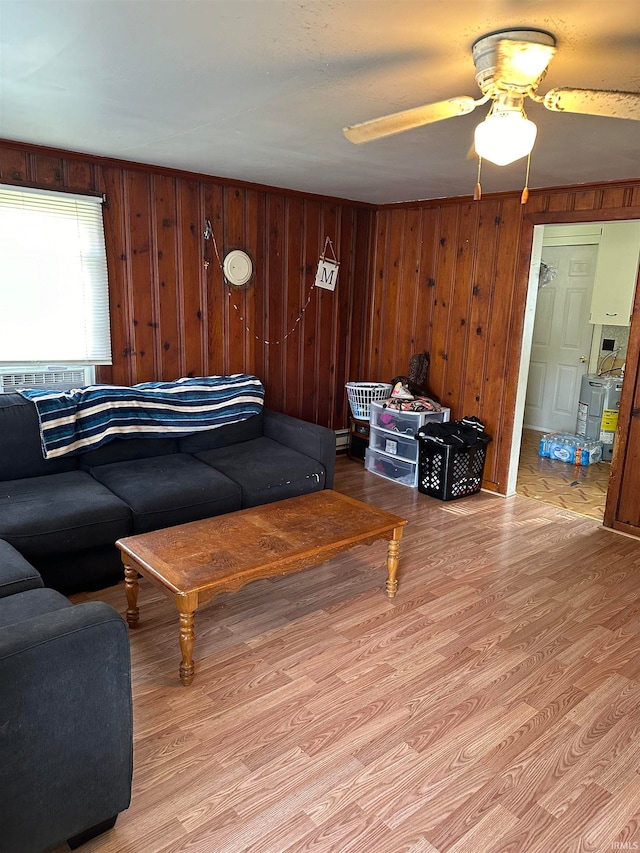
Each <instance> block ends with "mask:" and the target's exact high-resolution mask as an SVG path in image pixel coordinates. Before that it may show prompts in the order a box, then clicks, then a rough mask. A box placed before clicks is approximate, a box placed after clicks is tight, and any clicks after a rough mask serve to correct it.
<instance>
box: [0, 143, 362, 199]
mask: <svg viewBox="0 0 640 853" xmlns="http://www.w3.org/2000/svg"><path fill="white" fill-rule="evenodd" d="M1 146H7V147H17V148H19V149H20V150H21V151H28V152H29V153H31V154H43V155H45V156H47V157H61V158H68V159H71V160H79V161H83V162H85V163H90V164H91V165H93V166H97V167H108V168H111V169H114V168H115V169H125V170H132V171H133V170H135V171H137V172H146V173H149V174H153V175H166V176H168V177H171V178H178V179H181V180H189V181H202V182H205V183H206V182H209V183H215V184H219V185H221V186H224V187H234V188H238V189H247V190H255V191H259V192H267V193H270V194H274V193H278V194H281V195H285V196H288V197H289V196H297V197H299V198H303V199H309V198H312V199H314V200H315V201H321V202H330V203H331V202H333V203H335V204H346V205H353V206H354V207H362V208H365V209H368V210H376V209H377V205H375V204H371V203H370V202H367V201H353V200H350V199H346V198H338V197H337V196H328V195H321V194H319V193H312V192H304V191H302V190H289V189H286V188H285V187H274V186H270V185H269V184H256V183H252V182H251V181H242V180H236V179H235V178H221V177H219V176H217V175H208V174H205V173H204V172H189V171H187V170H185V169H173V168H171V167H169V166H154V165H153V164H150V163H138V162H136V161H135V160H120V159H118V158H116V157H104V156H102V155H98V154H87V153H85V152H80V151H68V150H66V149H64V148H49V147H48V146H46V145H34V144H33V143H31V142H20V141H18V140H15V139H4V138H0V147H1ZM3 183H7V184H11V185H13V184H14V183H15V185H16V186H20V185H25V182H24V181H11V180H5V181H3ZM29 186H34V187H36V188H40V187H39V185H37V184H34V183H32V182H29ZM43 187H44V189H52V187H51V186H50V185H43Z"/></svg>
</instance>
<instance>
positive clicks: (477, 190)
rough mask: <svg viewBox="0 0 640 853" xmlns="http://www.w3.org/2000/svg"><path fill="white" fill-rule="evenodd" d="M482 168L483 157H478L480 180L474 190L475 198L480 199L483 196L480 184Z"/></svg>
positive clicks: (475, 199)
mask: <svg viewBox="0 0 640 853" xmlns="http://www.w3.org/2000/svg"><path fill="white" fill-rule="evenodd" d="M481 169H482V157H478V180H477V182H476V187H475V189H474V191H473V200H474V201H480V199H481V198H482V185H481V184H480V170H481Z"/></svg>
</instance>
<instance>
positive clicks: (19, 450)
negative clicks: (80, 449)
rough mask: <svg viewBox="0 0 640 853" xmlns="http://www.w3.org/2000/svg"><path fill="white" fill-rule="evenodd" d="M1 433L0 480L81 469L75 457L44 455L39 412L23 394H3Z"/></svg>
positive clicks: (0, 396) (0, 403) (0, 397)
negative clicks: (51, 457)
mask: <svg viewBox="0 0 640 853" xmlns="http://www.w3.org/2000/svg"><path fill="white" fill-rule="evenodd" d="M0 435H1V436H2V453H1V454H0V480H15V479H17V478H18V477H38V476H40V475H42V474H58V473H60V472H62V471H75V470H76V469H77V468H78V459H77V457H75V456H65V457H61V458H60V459H45V458H44V455H43V453H42V443H41V441H40V423H39V421H38V412H37V411H36V407H35V406H34V404H33V403H31V402H29V401H28V400H25V398H24V397H21V396H20V394H0Z"/></svg>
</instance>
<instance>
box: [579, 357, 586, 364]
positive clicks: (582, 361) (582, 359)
mask: <svg viewBox="0 0 640 853" xmlns="http://www.w3.org/2000/svg"><path fill="white" fill-rule="evenodd" d="M586 360H587V356H586V355H581V356H580V364H584V363H585V361H586Z"/></svg>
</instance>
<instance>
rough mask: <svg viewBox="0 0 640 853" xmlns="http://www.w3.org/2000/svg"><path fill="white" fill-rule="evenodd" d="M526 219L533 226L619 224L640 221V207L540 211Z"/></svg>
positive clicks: (526, 215)
mask: <svg viewBox="0 0 640 853" xmlns="http://www.w3.org/2000/svg"><path fill="white" fill-rule="evenodd" d="M525 219H528V220H530V222H531V223H532V224H533V225H551V224H555V223H568V224H571V223H573V222H575V223H578V222H619V221H623V220H626V219H640V207H637V206H633V207H616V208H613V209H611V210H609V209H607V208H604V209H599V210H568V211H562V212H561V211H555V210H549V211H544V212H542V211H540V212H536V213H529V214H525Z"/></svg>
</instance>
